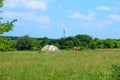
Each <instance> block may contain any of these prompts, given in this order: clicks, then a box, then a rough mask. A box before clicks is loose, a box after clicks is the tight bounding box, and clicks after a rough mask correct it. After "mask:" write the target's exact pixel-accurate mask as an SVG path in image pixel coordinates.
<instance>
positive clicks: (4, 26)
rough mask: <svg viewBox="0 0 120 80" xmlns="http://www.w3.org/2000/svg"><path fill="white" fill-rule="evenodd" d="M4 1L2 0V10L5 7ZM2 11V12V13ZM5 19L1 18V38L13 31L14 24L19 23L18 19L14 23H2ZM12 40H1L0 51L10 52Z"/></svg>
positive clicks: (0, 1)
mask: <svg viewBox="0 0 120 80" xmlns="http://www.w3.org/2000/svg"><path fill="white" fill-rule="evenodd" d="M3 1H4V0H0V9H1V7H3ZM1 12H2V11H1V10H0V13H1ZM2 20H3V18H2V17H1V16H0V36H1V35H2V34H3V33H5V32H8V31H10V30H12V28H13V26H14V24H13V23H14V22H15V21H17V20H16V19H15V20H13V21H11V22H10V21H7V22H3V21H2ZM10 44H11V43H10V40H7V39H2V38H0V51H8V50H9V49H10V46H11V45H10Z"/></svg>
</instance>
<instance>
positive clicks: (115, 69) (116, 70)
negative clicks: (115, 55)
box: [111, 65, 120, 80]
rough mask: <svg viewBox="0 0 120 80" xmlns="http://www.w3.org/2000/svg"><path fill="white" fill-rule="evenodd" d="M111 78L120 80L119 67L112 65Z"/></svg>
mask: <svg viewBox="0 0 120 80" xmlns="http://www.w3.org/2000/svg"><path fill="white" fill-rule="evenodd" d="M111 77H112V78H113V80H120V65H112V67H111Z"/></svg>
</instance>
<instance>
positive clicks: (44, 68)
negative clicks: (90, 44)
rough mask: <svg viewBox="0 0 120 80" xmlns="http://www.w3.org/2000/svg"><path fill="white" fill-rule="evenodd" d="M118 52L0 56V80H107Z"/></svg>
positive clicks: (18, 53) (32, 52) (67, 52)
mask: <svg viewBox="0 0 120 80" xmlns="http://www.w3.org/2000/svg"><path fill="white" fill-rule="evenodd" d="M112 64H120V49H101V50H83V51H72V50H71V51H60V52H57V53H48V52H46V53H45V52H39V51H15V52H0V80H110V79H111V78H110V71H109V69H110V67H111V65H112Z"/></svg>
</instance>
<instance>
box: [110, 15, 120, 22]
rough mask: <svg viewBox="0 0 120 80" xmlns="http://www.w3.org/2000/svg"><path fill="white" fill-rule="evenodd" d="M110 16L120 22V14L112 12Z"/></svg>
mask: <svg viewBox="0 0 120 80" xmlns="http://www.w3.org/2000/svg"><path fill="white" fill-rule="evenodd" d="M109 18H110V19H111V20H112V21H116V22H120V15H117V14H111V15H109Z"/></svg>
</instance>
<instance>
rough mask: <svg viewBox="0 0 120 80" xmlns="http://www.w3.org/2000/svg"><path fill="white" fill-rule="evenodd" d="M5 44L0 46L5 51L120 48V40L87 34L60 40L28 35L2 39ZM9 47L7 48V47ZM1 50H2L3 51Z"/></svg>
mask: <svg viewBox="0 0 120 80" xmlns="http://www.w3.org/2000/svg"><path fill="white" fill-rule="evenodd" d="M1 39H2V40H3V42H1V43H4V45H3V44H0V45H2V46H3V47H2V48H1V49H3V50H4V51H8V50H40V49H41V48H42V47H44V46H45V45H55V46H57V47H58V48H59V49H63V50H65V49H66V50H69V49H73V48H74V47H80V48H82V49H105V48H120V39H111V38H108V39H99V38H92V37H91V36H89V35H86V34H78V35H76V36H74V37H72V36H71V37H66V38H60V39H49V38H47V37H43V38H31V37H29V36H28V35H25V36H23V37H18V38H16V37H15V39H14V38H13V37H9V38H8V39H7V38H6V37H5V38H4V37H3V38H0V40H1ZM6 39H7V40H6ZM5 45H7V46H5ZM1 49H0V50H1Z"/></svg>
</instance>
